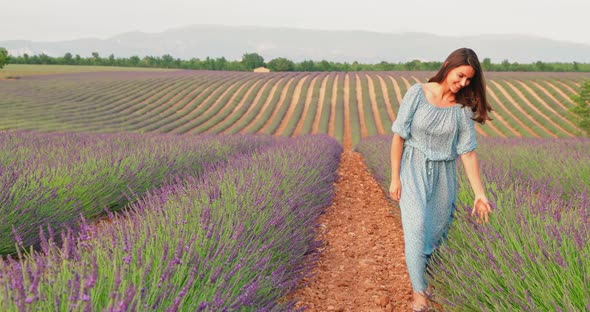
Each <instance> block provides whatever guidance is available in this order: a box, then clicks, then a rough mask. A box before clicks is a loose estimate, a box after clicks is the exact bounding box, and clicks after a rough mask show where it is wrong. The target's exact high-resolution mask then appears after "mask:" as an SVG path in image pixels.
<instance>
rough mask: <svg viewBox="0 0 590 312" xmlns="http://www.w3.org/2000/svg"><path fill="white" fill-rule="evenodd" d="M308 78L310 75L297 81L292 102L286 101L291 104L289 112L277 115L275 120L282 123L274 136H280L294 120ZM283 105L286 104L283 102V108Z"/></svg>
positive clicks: (288, 108)
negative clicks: (294, 113) (279, 120)
mask: <svg viewBox="0 0 590 312" xmlns="http://www.w3.org/2000/svg"><path fill="white" fill-rule="evenodd" d="M308 78H309V75H305V76H304V77H303V78H300V79H299V81H297V84H296V85H295V90H294V91H293V93H292V96H291V101H286V102H288V103H289V106H288V107H287V112H286V113H285V114H284V115H283V116H277V115H275V118H280V119H281V122H280V123H279V126H278V128H277V129H276V130H275V131H274V132H273V134H279V135H280V134H282V133H283V132H284V131H285V128H287V124H288V123H289V121H290V120H291V118H293V112H294V111H295V108H296V107H297V104H298V103H299V98H300V97H301V89H302V87H303V84H304V83H305V81H306V80H307V79H308ZM282 105H285V104H284V102H281V106H282Z"/></svg>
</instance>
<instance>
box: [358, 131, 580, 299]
mask: <svg viewBox="0 0 590 312" xmlns="http://www.w3.org/2000/svg"><path fill="white" fill-rule="evenodd" d="M390 146H391V136H378V137H371V138H367V139H365V140H363V141H361V143H360V144H359V145H358V148H357V149H358V150H359V151H360V152H361V153H362V154H363V156H364V157H365V160H366V162H367V165H368V166H369V168H371V171H372V172H373V174H374V175H375V177H376V178H377V179H378V180H379V182H380V183H381V185H382V186H383V187H384V188H386V189H387V188H388V187H389V179H390V172H391V171H390V166H391V165H390V159H389V150H390ZM588 150H590V140H589V139H583V138H574V139H560V140H549V139H508V140H507V139H491V138H480V139H479V147H478V149H477V151H478V156H479V158H480V160H481V161H480V162H481V171H482V179H483V180H484V183H485V186H486V191H487V193H488V196H489V197H490V199H491V200H492V201H493V202H494V204H495V207H496V209H495V210H494V212H493V214H492V218H491V220H490V222H489V223H487V224H478V223H477V222H475V220H473V219H472V218H470V217H469V212H470V211H471V205H472V204H473V194H472V191H471V188H470V186H469V183H468V181H467V178H466V176H465V174H463V173H462V172H461V173H460V175H459V194H458V198H457V213H456V215H455V216H456V220H455V222H454V223H453V226H452V228H451V231H450V233H449V239H448V241H447V243H446V244H445V245H444V246H443V247H442V248H440V250H439V252H437V253H436V254H435V255H434V257H433V265H432V266H431V272H430V273H431V276H430V277H429V278H430V281H431V283H432V285H433V286H434V288H435V289H436V295H435V296H436V297H438V301H439V302H441V303H442V304H443V305H444V306H445V310H448V311H590V304H589V302H590V270H589V268H590V258H588V255H589V254H590V226H589V225H588V224H589V221H590V197H589V195H588V188H589V186H590V154H588V152H587V151H588ZM459 170H460V171H462V167H461V166H459ZM402 196H403V195H402Z"/></svg>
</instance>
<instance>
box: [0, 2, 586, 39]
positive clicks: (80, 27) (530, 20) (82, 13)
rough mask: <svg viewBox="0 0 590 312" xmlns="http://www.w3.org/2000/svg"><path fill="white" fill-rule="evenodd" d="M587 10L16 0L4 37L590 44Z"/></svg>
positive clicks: (3, 25) (510, 5)
mask: <svg viewBox="0 0 590 312" xmlns="http://www.w3.org/2000/svg"><path fill="white" fill-rule="evenodd" d="M5 7H6V6H5ZM587 12H590V1H587V0H563V1H559V2H557V1H549V0H537V1H534V0H521V1H508V0H497V1H494V2H493V3H491V4H488V3H482V2H477V1H466V0H447V1H444V2H441V1H434V0H422V1H420V0H418V1H416V2H413V3H411V2H410V1H405V2H403V3H393V2H391V1H385V0H366V1H363V2H362V7H360V6H358V3H356V2H348V1H334V0H324V1H311V0H300V1H298V2H296V3H295V2H288V3H277V2H276V1H271V0H251V1H247V2H245V1H239V0H227V1H214V0H197V1H190V0H146V1H139V0H126V1H125V0H124V1H121V0H119V1H116V0H103V1H101V2H100V3H99V4H98V5H96V2H90V1H88V0H80V1H76V0H55V1H44V0H31V1H21V2H11V4H10V10H9V12H7V14H5V16H3V17H2V19H0V41H6V40H32V41H61V40H72V39H81V38H99V39H106V38H110V37H112V36H115V35H118V34H121V33H126V32H132V31H141V32H148V33H159V32H163V31H166V30H169V29H173V28H179V27H186V26H191V25H225V26H248V27H250V26H254V27H256V26H259V27H273V28H277V27H282V28H299V29H314V30H360V31H372V32H381V33H405V32H421V33H430V34H435V35H440V36H450V37H454V36H472V35H487V34H494V35H503V34H519V35H532V36H537V37H542V38H548V39H553V40H560V41H569V42H576V43H583V44H589V45H590V36H588V34H587V33H586V31H587V29H589V28H590V22H588V19H587V18H586V16H585V14H586V13H587ZM31 21H34V22H31Z"/></svg>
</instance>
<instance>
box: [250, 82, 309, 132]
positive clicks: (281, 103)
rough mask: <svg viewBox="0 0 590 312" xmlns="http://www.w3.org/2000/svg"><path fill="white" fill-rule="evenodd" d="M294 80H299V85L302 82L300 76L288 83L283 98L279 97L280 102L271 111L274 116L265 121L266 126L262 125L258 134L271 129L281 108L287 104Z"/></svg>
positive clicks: (282, 93) (283, 91) (283, 90)
mask: <svg viewBox="0 0 590 312" xmlns="http://www.w3.org/2000/svg"><path fill="white" fill-rule="evenodd" d="M294 80H297V82H296V83H297V84H299V83H300V82H301V78H300V77H299V76H293V77H291V79H289V81H288V82H287V85H286V86H285V87H284V88H283V89H282V90H281V96H280V97H279V101H278V102H277V104H276V105H274V106H273V107H272V108H271V109H272V114H271V115H270V117H269V118H268V119H267V120H265V121H264V124H263V125H262V127H261V129H259V130H258V131H257V133H266V130H267V129H268V127H270V125H271V124H272V123H273V121H274V120H276V118H277V116H278V114H279V108H280V107H281V106H282V105H284V104H283V103H284V102H285V99H286V97H287V92H289V89H290V86H291V84H292V83H293V81H294Z"/></svg>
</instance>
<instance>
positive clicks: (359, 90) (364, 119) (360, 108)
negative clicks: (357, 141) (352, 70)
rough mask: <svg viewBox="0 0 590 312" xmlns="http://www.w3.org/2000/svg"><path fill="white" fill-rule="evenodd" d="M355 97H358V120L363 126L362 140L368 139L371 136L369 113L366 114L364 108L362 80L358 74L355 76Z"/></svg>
mask: <svg viewBox="0 0 590 312" xmlns="http://www.w3.org/2000/svg"><path fill="white" fill-rule="evenodd" d="M354 80H355V82H356V86H355V91H356V92H355V93H356V94H355V95H356V105H357V110H358V118H359V123H360V126H361V129H360V130H361V138H364V137H367V136H368V135H369V131H368V129H367V115H366V114H368V112H367V113H365V108H364V107H363V106H364V105H363V86H362V85H361V78H360V77H359V75H358V74H355V79H354Z"/></svg>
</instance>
